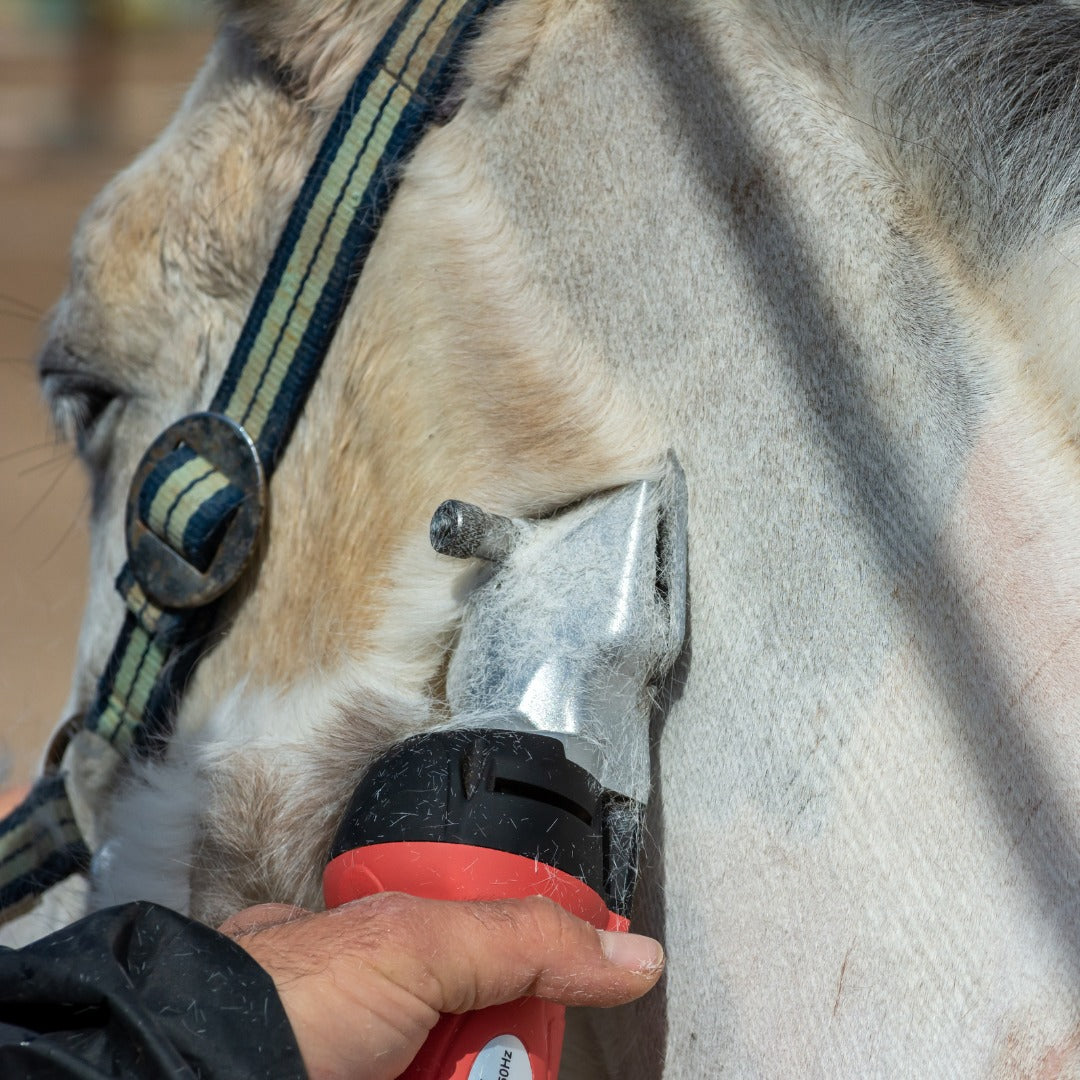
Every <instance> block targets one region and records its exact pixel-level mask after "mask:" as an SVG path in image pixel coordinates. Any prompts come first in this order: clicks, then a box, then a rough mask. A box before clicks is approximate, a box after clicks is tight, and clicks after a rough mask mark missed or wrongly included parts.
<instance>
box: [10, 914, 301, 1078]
mask: <svg viewBox="0 0 1080 1080" xmlns="http://www.w3.org/2000/svg"><path fill="white" fill-rule="evenodd" d="M0 1077H4V1078H5V1080H23V1078H26V1080H60V1078H63V1080H72V1078H77V1080H103V1078H105V1077H113V1078H115V1077H123V1078H125V1080H128V1078H130V1080H163V1078H165V1077H168V1078H169V1080H194V1078H196V1077H198V1078H199V1080H256V1078H259V1080H269V1078H273V1080H279V1078H280V1080H303V1078H305V1077H306V1073H305V1071H304V1066H303V1062H302V1060H301V1057H300V1050H299V1048H298V1047H297V1045H296V1039H295V1037H294V1036H293V1033H292V1028H291V1027H290V1026H289V1021H288V1019H287V1017H286V1016H285V1010H284V1008H283V1007H282V1005H281V1001H280V999H279V998H278V996H277V991H276V990H275V989H274V983H273V980H272V979H271V978H270V976H269V975H268V974H267V973H266V972H265V971H263V969H262V968H261V967H259V965H258V964H256V963H255V961H254V960H252V959H251V957H250V956H248V954H247V953H246V952H244V950H243V949H241V948H240V946H239V945H237V944H236V943H235V942H233V941H230V940H229V939H228V938H227V937H224V936H223V935H221V934H218V933H216V932H215V931H213V930H211V929H210V928H209V927H206V926H203V925H202V924H200V923H196V922H192V921H191V920H190V919H185V918H184V917H183V916H181V915H177V914H176V913H175V912H173V911H169V910H168V909H167V908H163V907H158V906H157V905H155V904H147V903H136V904H127V905H125V906H124V907H117V908H109V909H107V910H105V911H101V912H98V913H97V914H96V915H91V916H90V917H89V918H86V919H82V920H81V921H80V922H77V923H74V924H73V925H72V926H69V927H66V928H65V929H63V930H60V931H59V932H58V933H55V934H52V935H51V936H49V937H47V938H42V939H41V941H36V942H34V943H33V944H32V945H28V946H26V947H25V948H23V949H16V950H12V949H0Z"/></svg>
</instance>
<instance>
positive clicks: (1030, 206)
mask: <svg viewBox="0 0 1080 1080" xmlns="http://www.w3.org/2000/svg"><path fill="white" fill-rule="evenodd" d="M788 16H789V18H791V19H792V20H793V22H796V23H803V24H804V25H803V26H802V27H801V29H802V30H803V31H804V32H805V30H806V29H807V27H806V26H805V16H804V15H802V14H800V13H796V11H795V10H794V9H793V8H792V9H790V10H789V12H788ZM814 23H815V26H814V27H813V28H812V29H813V32H814V36H815V37H816V38H817V40H818V42H820V44H821V45H822V46H824V47H825V48H826V49H827V50H828V52H829V53H831V54H832V55H833V56H834V57H835V55H836V49H837V45H838V44H840V45H841V47H842V54H843V55H845V57H846V59H847V61H848V71H850V72H851V73H852V75H851V76H850V80H851V81H850V82H849V84H848V85H847V86H843V87H841V94H842V95H843V96H844V97H847V98H848V99H849V101H850V104H851V105H852V113H853V115H854V116H855V117H856V118H857V119H859V120H860V121H862V122H863V123H865V124H867V125H868V126H869V127H870V128H871V129H872V130H874V131H876V132H880V133H881V134H882V135H883V136H885V138H884V139H883V140H882V144H881V147H882V152H883V154H884V156H885V161H884V163H885V164H887V165H890V166H891V168H892V169H893V170H894V171H895V172H896V174H897V175H898V176H899V177H900V178H901V179H902V182H903V184H904V186H905V188H906V190H907V192H908V194H909V196H910V199H911V203H912V207H913V208H916V209H917V212H918V211H921V212H923V213H926V214H927V215H928V216H929V217H931V218H937V219H938V220H939V221H940V222H941V224H943V225H944V226H945V227H946V228H948V229H950V230H956V232H957V233H958V234H959V235H958V236H957V237H955V239H956V240H957V241H958V242H959V243H961V245H964V244H965V242H966V244H967V245H970V246H969V249H968V250H966V251H964V250H962V251H961V254H962V255H964V256H966V257H967V261H969V262H972V263H975V264H982V265H983V267H984V269H991V270H992V269H993V265H994V264H995V263H997V261H998V260H1000V259H1001V258H1003V257H1005V256H1007V255H1008V253H1010V252H1012V251H1015V250H1017V249H1020V248H1022V247H1024V246H1025V245H1027V244H1029V243H1031V242H1032V241H1033V240H1035V239H1037V238H1039V237H1043V236H1048V235H1052V234H1053V233H1055V232H1056V231H1057V230H1059V229H1060V228H1062V227H1064V226H1067V225H1070V224H1073V223H1074V222H1075V221H1076V219H1077V216H1078V213H1080V12H1078V11H1077V10H1076V9H1074V8H1071V7H1069V6H1066V5H1063V4H1058V3H1031V2H1026V0H1014V2H996V3H984V2H968V3H960V4H958V3H955V2H945V0H937V2H929V3H927V2H926V0H893V2H888V0H886V2H883V0H855V2H851V0H845V2H841V3H838V4H837V5H836V6H835V8H834V9H833V12H832V17H831V18H830V17H829V16H828V15H825V16H823V15H822V14H821V13H820V12H819V14H818V15H817V16H816V18H814ZM826 24H828V29H827V30H826V29H825V26H826ZM838 39H839V41H838ZM815 51H816V50H815ZM987 260H989V266H988V265H987Z"/></svg>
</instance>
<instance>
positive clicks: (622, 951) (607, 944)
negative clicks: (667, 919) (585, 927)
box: [596, 930, 664, 972]
mask: <svg viewBox="0 0 1080 1080" xmlns="http://www.w3.org/2000/svg"><path fill="white" fill-rule="evenodd" d="M596 932H597V933H598V934H599V935H600V948H601V950H602V951H603V953H604V958H605V959H606V960H609V961H610V962H611V963H613V964H614V965H615V966H616V967H621V968H625V969H626V970H627V971H646V972H651V971H656V970H657V968H661V967H663V966H664V950H663V948H662V947H661V945H660V942H659V941H656V940H654V939H653V938H651V937H645V936H644V935H643V934H622V933H619V932H618V931H617V930H597V931H596Z"/></svg>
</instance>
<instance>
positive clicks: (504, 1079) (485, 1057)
mask: <svg viewBox="0 0 1080 1080" xmlns="http://www.w3.org/2000/svg"><path fill="white" fill-rule="evenodd" d="M469 1080H533V1071H532V1066H531V1065H530V1064H529V1055H528V1054H527V1053H526V1051H525V1044H524V1043H522V1041H521V1040H520V1039H518V1038H516V1037H515V1036H513V1035H498V1036H496V1037H495V1038H494V1039H492V1040H491V1042H489V1043H488V1044H487V1046H485V1047H484V1049H483V1050H481V1051H480V1053H479V1054H478V1055H477V1058H476V1061H475V1062H473V1067H472V1068H471V1069H470V1070H469Z"/></svg>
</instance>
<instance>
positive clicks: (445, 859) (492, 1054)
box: [323, 841, 630, 1080]
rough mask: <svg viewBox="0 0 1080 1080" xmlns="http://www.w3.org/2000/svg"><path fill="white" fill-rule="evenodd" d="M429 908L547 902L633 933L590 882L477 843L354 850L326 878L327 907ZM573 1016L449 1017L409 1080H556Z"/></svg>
mask: <svg viewBox="0 0 1080 1080" xmlns="http://www.w3.org/2000/svg"><path fill="white" fill-rule="evenodd" d="M391 891H392V892H404V893H409V894H410V895H412V896H422V897H426V898H427V899H430V900H506V899H512V898H514V897H526V896H547V897H549V898H550V899H552V900H554V901H555V902H556V903H557V904H560V905H561V906H562V907H564V908H565V909H566V910H567V911H569V912H570V913H571V914H572V915H576V916H577V917H578V918H580V919H585V920H586V921H587V922H590V923H592V924H593V926H595V927H596V928H597V929H599V930H621V931H626V930H628V929H629V925H630V924H629V922H628V921H627V919H625V918H624V917H623V916H621V915H615V914H613V913H612V912H611V911H609V910H608V908H607V906H606V905H605V904H604V901H603V900H602V899H601V898H600V897H599V896H598V895H597V893H595V892H594V891H593V890H592V889H590V888H589V887H588V885H586V884H585V883H584V882H582V881H580V880H579V879H578V878H576V877H573V876H571V875H570V874H564V873H563V872H562V871H561V870H556V869H555V868H553V867H551V866H547V865H545V864H544V863H540V862H537V861H536V860H535V859H526V858H524V857H523V856H521V855H514V854H511V853H510V852H506V851H494V850H492V849H491V848H482V847H473V846H472V845H469V844H441V843H429V842H413V841H406V842H401V843H393V844H372V845H370V846H369V847H362V848H354V849H353V850H352V851H346V852H345V853H344V854H343V855H339V856H338V857H337V858H336V859H333V860H332V861H331V862H330V863H329V865H328V866H327V867H326V872H325V874H324V875H323V894H324V896H325V898H326V905H327V907H338V906H339V905H341V904H345V903H348V902H349V901H350V900H359V899H361V898H362V897H365V896H371V895H373V894H375V893H380V892H391ZM565 1027H566V1010H565V1009H564V1008H563V1006H562V1005H555V1004H553V1003H552V1002H550V1001H541V1000H539V999H538V998H521V999H520V1000H518V1001H511V1002H509V1003H507V1004H505V1005H496V1006H494V1007H492V1008H490V1009H480V1010H478V1011H477V1012H471V1013H465V1014H463V1015H460V1016H455V1015H445V1016H443V1018H442V1019H441V1020H440V1021H439V1023H438V1024H437V1025H436V1026H435V1028H434V1029H433V1030H432V1032H431V1034H430V1035H429V1036H428V1039H427V1042H425V1043H424V1046H423V1048H422V1049H421V1051H420V1053H419V1054H418V1055H417V1056H416V1058H415V1059H414V1061H413V1063H412V1065H410V1066H409V1068H408V1069H407V1070H406V1071H405V1072H404V1073H402V1077H403V1078H405V1080H556V1078H557V1077H558V1073H559V1061H560V1059H561V1057H562V1043H563V1031H564V1029H565Z"/></svg>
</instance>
